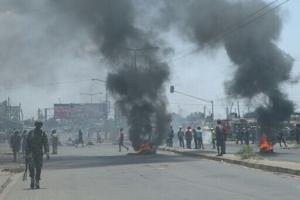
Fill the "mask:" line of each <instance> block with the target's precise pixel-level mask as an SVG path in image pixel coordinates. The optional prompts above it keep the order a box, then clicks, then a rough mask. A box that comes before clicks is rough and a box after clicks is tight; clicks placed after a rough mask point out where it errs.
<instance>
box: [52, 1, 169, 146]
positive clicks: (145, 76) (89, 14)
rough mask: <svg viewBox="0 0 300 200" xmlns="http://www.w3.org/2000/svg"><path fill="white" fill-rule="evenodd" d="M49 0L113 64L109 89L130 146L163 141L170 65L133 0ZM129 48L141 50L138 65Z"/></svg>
mask: <svg viewBox="0 0 300 200" xmlns="http://www.w3.org/2000/svg"><path fill="white" fill-rule="evenodd" d="M52 2H54V3H53V5H54V6H56V7H57V8H58V10H60V11H62V12H64V14H65V15H66V16H65V19H67V20H70V21H71V23H72V24H74V26H76V27H80V28H84V29H86V30H88V33H89V34H90V36H91V38H92V39H93V42H94V43H95V44H96V46H97V48H98V50H99V52H101V54H102V56H103V57H104V58H105V60H106V62H107V65H108V66H111V67H110V73H109V74H108V77H107V87H108V89H109V90H110V91H111V93H112V94H113V95H114V97H115V100H116V103H117V105H118V106H119V108H120V109H121V111H122V113H123V115H124V116H125V117H126V118H127V122H128V125H129V137H130V140H131V142H132V145H133V147H134V149H135V150H137V149H138V148H139V146H140V145H141V144H143V143H146V142H151V143H154V144H155V145H159V144H161V142H162V140H163V138H164V135H165V134H166V132H167V128H168V126H169V125H168V124H169V115H168V112H167V110H166V98H165V96H164V89H163V86H164V83H165V82H166V81H167V80H168V77H169V67H168V65H167V63H164V62H162V61H161V57H160V52H162V51H161V50H159V51H158V50H157V47H158V44H157V43H158V41H160V39H159V38H157V37H155V36H154V35H153V34H151V33H146V31H145V30H144V29H142V28H140V27H139V26H138V25H137V21H136V19H137V18H138V17H137V11H136V7H134V4H133V2H132V1H131V0H122V1H110V0H89V1H82V0H56V1H52ZM129 48H138V49H139V50H138V52H137V57H138V59H137V60H138V62H137V64H136V63H134V62H133V59H134V55H133V54H132V50H130V49H129ZM160 48H161V45H160ZM162 50H163V49H162Z"/></svg>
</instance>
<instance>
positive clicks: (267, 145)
mask: <svg viewBox="0 0 300 200" xmlns="http://www.w3.org/2000/svg"><path fill="white" fill-rule="evenodd" d="M259 148H260V151H262V152H272V151H273V145H272V143H271V142H270V141H269V140H268V137H267V135H266V134H262V136H261V138H260V145H259Z"/></svg>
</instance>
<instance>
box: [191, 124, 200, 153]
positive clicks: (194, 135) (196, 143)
mask: <svg viewBox="0 0 300 200" xmlns="http://www.w3.org/2000/svg"><path fill="white" fill-rule="evenodd" d="M192 133H193V138H194V144H195V149H198V148H199V146H198V137H197V132H196V129H194V128H193V129H192Z"/></svg>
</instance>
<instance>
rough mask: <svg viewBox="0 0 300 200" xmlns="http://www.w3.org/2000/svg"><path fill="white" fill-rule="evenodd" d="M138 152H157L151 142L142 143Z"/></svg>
mask: <svg viewBox="0 0 300 200" xmlns="http://www.w3.org/2000/svg"><path fill="white" fill-rule="evenodd" d="M137 153H138V154H154V153H156V149H155V148H154V147H153V145H152V144H150V143H146V144H141V145H140V147H139V150H138V151H137Z"/></svg>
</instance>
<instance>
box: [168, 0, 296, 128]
mask: <svg viewBox="0 0 300 200" xmlns="http://www.w3.org/2000/svg"><path fill="white" fill-rule="evenodd" d="M264 7H266V3H265V2H264V1H262V0H255V1H230V0H200V1H199V0H189V1H177V2H176V3H175V2H174V1H169V0H166V1H165V7H164V8H163V12H164V13H167V14H166V16H165V19H166V20H165V23H166V24H164V26H165V27H168V26H166V25H169V27H170V26H172V25H174V26H175V27H177V28H179V30H180V31H181V32H182V33H183V35H184V37H186V38H188V39H189V40H190V41H192V42H193V43H194V44H196V45H197V46H198V47H199V50H202V49H205V48H210V49H215V48H218V47H222V46H224V47H225V49H226V52H227V54H228V56H229V57H230V59H231V61H232V62H233V63H234V64H235V66H236V71H235V74H234V77H233V79H232V80H231V81H228V82H227V83H226V84H225V85H226V92H227V94H228V95H230V96H232V97H240V98H247V99H252V98H254V97H256V96H258V95H261V94H263V95H265V96H267V97H268V103H267V105H266V106H261V107H259V108H258V109H257V114H258V122H259V123H260V125H261V127H262V128H263V129H266V128H268V127H270V126H274V125H278V124H279V123H280V122H283V121H284V120H287V119H288V118H289V116H290V115H291V114H292V112H293V110H294V105H293V103H292V102H291V101H289V100H288V99H287V97H286V95H285V94H284V93H283V92H282V91H281V89H280V86H281V84H282V83H284V82H288V81H290V79H291V76H290V73H291V69H292V65H293V59H292V58H291V57H290V56H289V55H287V54H286V53H285V52H283V51H282V50H281V49H279V48H278V46H277V45H276V43H275V41H276V40H277V39H278V37H279V35H280V32H281V28H282V19H281V17H280V15H279V13H278V12H276V11H273V12H270V13H268V14H267V15H264V16H262V17H259V18H258V19H256V20H255V21H253V22H252V23H248V24H247V25H245V26H242V25H241V24H242V23H241V21H242V20H243V19H247V17H249V16H250V15H251V14H253V13H255V12H257V11H258V10H261V9H262V8H264ZM232 27H235V29H234V30H232V29H233V28H232ZM228 29H229V30H230V31H228Z"/></svg>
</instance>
